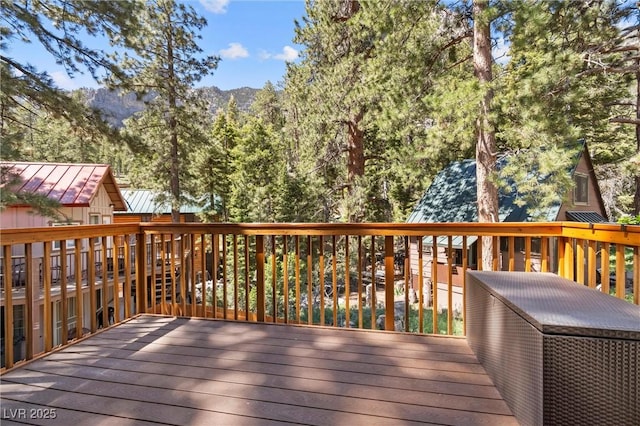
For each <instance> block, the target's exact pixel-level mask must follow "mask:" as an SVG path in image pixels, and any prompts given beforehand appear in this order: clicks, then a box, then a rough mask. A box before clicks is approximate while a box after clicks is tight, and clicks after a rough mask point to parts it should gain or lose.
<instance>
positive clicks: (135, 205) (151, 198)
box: [120, 189, 202, 215]
mask: <svg viewBox="0 0 640 426" xmlns="http://www.w3.org/2000/svg"><path fill="white" fill-rule="evenodd" d="M120 192H122V196H123V197H124V199H125V201H126V204H127V211H126V212H120V214H155V215H160V214H171V205H170V204H169V203H167V202H158V201H157V200H158V195H159V194H158V193H156V192H154V191H151V190H148V189H122V190H121V191H120ZM201 211H202V208H201V207H199V206H197V205H196V204H188V205H183V206H181V207H180V213H194V214H195V213H200V212H201Z"/></svg>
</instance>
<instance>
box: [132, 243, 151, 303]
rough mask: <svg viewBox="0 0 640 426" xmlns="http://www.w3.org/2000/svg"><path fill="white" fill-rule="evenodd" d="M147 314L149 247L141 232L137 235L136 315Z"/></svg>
mask: <svg viewBox="0 0 640 426" xmlns="http://www.w3.org/2000/svg"><path fill="white" fill-rule="evenodd" d="M152 262H153V259H152ZM145 312H147V245H146V242H145V234H144V233H143V232H140V233H138V234H136V313H137V314H142V313H145Z"/></svg>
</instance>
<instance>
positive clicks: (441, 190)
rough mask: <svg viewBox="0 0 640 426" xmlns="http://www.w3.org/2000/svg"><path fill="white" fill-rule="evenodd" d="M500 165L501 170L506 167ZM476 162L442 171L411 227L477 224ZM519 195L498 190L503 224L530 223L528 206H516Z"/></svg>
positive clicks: (552, 213) (552, 215)
mask: <svg viewBox="0 0 640 426" xmlns="http://www.w3.org/2000/svg"><path fill="white" fill-rule="evenodd" d="M505 161H506V160H505V159H504V158H503V159H501V160H500V161H499V162H498V167H501V166H502V164H504V163H505ZM476 187H477V186H476V162H475V160H463V161H456V162H453V163H451V164H449V166H447V167H446V168H445V169H444V170H442V171H441V172H440V173H438V175H436V177H435V179H434V180H433V182H432V183H431V186H430V187H429V189H427V191H426V192H425V193H424V195H423V197H422V199H421V200H420V201H419V202H418V204H417V205H416V207H415V208H414V210H413V212H412V213H411V215H410V216H409V219H407V222H409V223H438V222H477V221H478V211H477V194H476V191H477V190H476ZM516 200H517V193H516V191H514V192H511V193H505V192H504V191H503V190H498V205H499V206H498V207H499V210H498V216H499V221H500V222H530V221H531V217H530V215H529V213H528V212H527V207H526V206H519V205H518V204H516ZM559 211H560V204H557V205H554V206H553V207H552V208H550V209H549V211H548V212H547V213H546V214H545V218H546V220H547V221H555V220H557V217H558V213H559Z"/></svg>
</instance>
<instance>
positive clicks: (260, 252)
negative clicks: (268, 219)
mask: <svg viewBox="0 0 640 426" xmlns="http://www.w3.org/2000/svg"><path fill="white" fill-rule="evenodd" d="M256 281H257V282H256V292H257V293H256V296H257V297H256V301H257V307H256V316H257V319H258V322H264V310H265V303H264V302H265V300H264V297H265V296H264V236H263V235H256Z"/></svg>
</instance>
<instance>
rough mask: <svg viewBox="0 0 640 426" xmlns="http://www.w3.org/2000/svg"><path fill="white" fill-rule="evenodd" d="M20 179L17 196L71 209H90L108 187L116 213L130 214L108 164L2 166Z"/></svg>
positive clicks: (8, 163) (5, 163) (1, 163)
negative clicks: (27, 194) (41, 198)
mask: <svg viewBox="0 0 640 426" xmlns="http://www.w3.org/2000/svg"><path fill="white" fill-rule="evenodd" d="M0 166H1V167H3V168H4V167H7V168H9V172H10V173H12V174H14V175H16V176H17V177H18V180H19V184H18V185H16V186H14V187H12V188H11V190H13V191H16V192H30V193H34V194H40V195H44V196H46V197H48V198H50V199H52V200H55V201H57V202H59V203H60V204H62V205H63V206H67V207H86V206H89V203H90V202H91V200H93V198H94V197H95V196H96V195H97V193H98V189H99V188H100V185H104V188H105V190H106V191H107V193H108V194H109V198H110V199H111V203H112V204H113V206H114V207H113V209H114V210H115V211H126V210H127V208H126V205H125V201H124V198H123V197H122V194H121V193H120V189H119V188H118V184H117V183H116V181H115V178H114V177H113V173H112V172H111V167H110V166H109V165H108V164H60V163H18V162H15V163H13V162H6V161H3V162H0Z"/></svg>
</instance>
